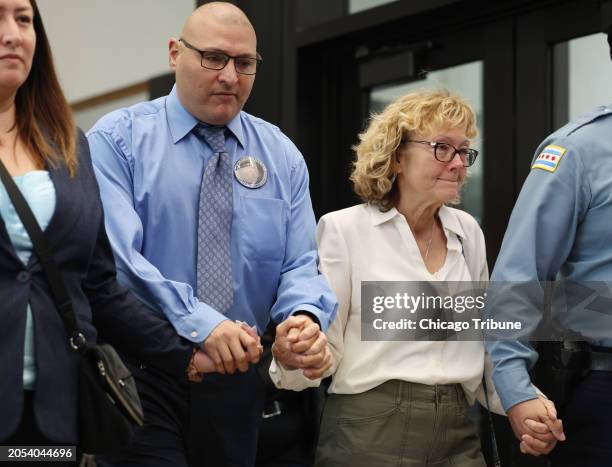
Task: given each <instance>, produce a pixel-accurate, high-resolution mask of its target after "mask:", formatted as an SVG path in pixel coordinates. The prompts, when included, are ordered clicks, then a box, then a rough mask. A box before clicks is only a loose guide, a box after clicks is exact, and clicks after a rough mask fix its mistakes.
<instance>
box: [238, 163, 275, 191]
mask: <svg viewBox="0 0 612 467" xmlns="http://www.w3.org/2000/svg"><path fill="white" fill-rule="evenodd" d="M234 176H235V177H236V180H238V181H239V182H240V183H241V184H242V185H243V186H245V187H247V188H253V189H254V188H259V187H260V186H263V185H264V184H265V183H266V180H267V179H268V169H266V166H265V165H264V164H263V162H261V161H260V160H259V159H255V158H254V157H252V156H245V157H241V158H240V159H238V161H237V162H236V164H234Z"/></svg>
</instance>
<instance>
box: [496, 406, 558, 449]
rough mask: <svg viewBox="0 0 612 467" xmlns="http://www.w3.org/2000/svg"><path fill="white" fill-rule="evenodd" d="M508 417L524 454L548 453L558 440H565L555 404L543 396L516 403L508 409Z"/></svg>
mask: <svg viewBox="0 0 612 467" xmlns="http://www.w3.org/2000/svg"><path fill="white" fill-rule="evenodd" d="M508 419H509V420H510V425H511V426H512V430H513V431H514V434H515V435H516V437H517V438H518V439H519V440H520V442H521V444H520V449H521V452H522V453H523V454H531V455H533V456H540V455H542V454H548V453H550V451H552V450H553V448H554V447H555V445H556V444H557V441H565V433H563V423H562V422H561V420H559V419H558V418H557V410H556V409H555V404H554V403H553V402H552V401H550V400H548V399H546V398H545V397H543V396H540V397H538V398H537V399H532V400H528V401H524V402H520V403H518V404H516V405H514V406H513V407H511V408H510V409H509V410H508Z"/></svg>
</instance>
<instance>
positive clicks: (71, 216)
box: [0, 130, 193, 443]
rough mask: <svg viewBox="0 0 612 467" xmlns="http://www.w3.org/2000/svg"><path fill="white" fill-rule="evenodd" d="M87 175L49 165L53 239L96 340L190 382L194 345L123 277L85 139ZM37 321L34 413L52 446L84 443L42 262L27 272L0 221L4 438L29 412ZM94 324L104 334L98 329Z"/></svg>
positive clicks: (70, 356)
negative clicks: (28, 362)
mask: <svg viewBox="0 0 612 467" xmlns="http://www.w3.org/2000/svg"><path fill="white" fill-rule="evenodd" d="M77 140H78V147H77V153H78V160H79V165H78V171H77V173H76V175H75V176H74V177H73V178H69V176H68V172H67V170H66V167H65V166H63V165H62V166H59V167H57V168H52V167H49V173H50V176H51V179H52V181H53V184H54V186H55V190H56V208H55V212H54V214H53V217H52V218H51V221H50V223H49V226H48V227H47V229H46V231H45V235H46V237H47V239H48V241H49V243H50V245H51V248H52V250H53V253H54V257H55V260H56V262H57V263H58V266H59V268H60V269H61V271H62V273H63V277H64V282H65V284H66V288H67V289H68V292H69V294H70V297H71V298H72V303H73V306H74V309H75V311H76V313H77V314H78V317H79V321H80V326H81V328H82V331H83V333H84V334H85V337H86V338H87V340H88V341H93V340H94V339H96V328H97V330H98V332H99V335H100V338H101V339H102V340H104V341H106V342H108V343H110V344H113V345H114V346H115V347H116V348H117V350H119V351H121V352H122V353H124V354H126V355H129V356H130V357H131V358H133V359H134V361H138V362H142V363H146V364H147V365H151V366H156V367H157V368H159V369H161V370H162V371H164V372H166V373H168V374H170V375H172V376H173V377H175V378H183V379H184V378H185V369H186V368H187V365H188V362H189V359H190V358H191V352H192V348H193V346H192V345H191V344H189V342H187V341H186V340H184V339H182V338H180V337H179V336H178V335H177V334H176V332H175V330H174V328H173V327H172V326H171V325H170V323H169V322H168V321H167V320H166V319H165V318H164V317H162V316H160V315H159V314H158V313H156V312H154V311H152V310H150V309H149V308H147V307H145V306H144V305H143V304H142V303H141V302H140V301H138V300H137V299H135V298H134V296H133V295H131V294H130V293H129V292H128V291H127V290H126V289H124V288H123V287H121V286H119V284H118V283H117V281H116V277H115V262H114V257H113V253H112V250H111V247H110V244H109V241H108V238H107V236H106V232H105V230H104V217H103V212H102V205H101V202H100V195H99V191H98V185H97V182H96V179H95V177H94V172H93V167H92V164H91V158H90V155H89V146H88V144H87V139H86V138H85V135H84V134H83V132H82V131H80V130H79V132H78V138H77ZM28 303H30V305H31V307H32V316H33V321H34V335H35V352H36V366H37V380H36V388H35V398H34V411H35V414H36V419H37V421H38V424H39V428H40V430H41V431H42V433H43V434H44V435H45V436H47V437H48V438H50V439H52V440H55V441H58V442H65V443H76V442H77V440H78V434H77V421H76V420H77V363H78V357H77V355H75V352H74V351H73V350H71V349H70V346H69V343H68V335H67V332H66V330H65V328H64V325H63V323H62V321H61V319H60V316H59V314H58V312H57V310H56V308H55V306H54V304H53V299H52V297H51V293H50V290H49V287H48V284H47V280H46V278H45V275H44V272H43V270H42V268H41V266H40V264H39V262H38V258H37V257H36V255H35V254H32V257H31V259H30V261H29V264H28V265H27V266H26V267H24V265H23V263H22V262H21V261H20V260H19V258H18V257H17V255H16V253H15V250H14V248H13V246H12V243H11V240H10V238H9V236H8V234H7V231H6V227H5V225H4V221H3V220H2V219H1V218H0V304H1V305H0V440H3V439H7V438H8V437H9V436H11V435H12V434H13V433H14V432H15V430H16V429H17V427H18V425H19V422H20V419H21V416H22V409H23V354H24V338H25V324H26V308H27V304H28ZM94 326H95V327H94Z"/></svg>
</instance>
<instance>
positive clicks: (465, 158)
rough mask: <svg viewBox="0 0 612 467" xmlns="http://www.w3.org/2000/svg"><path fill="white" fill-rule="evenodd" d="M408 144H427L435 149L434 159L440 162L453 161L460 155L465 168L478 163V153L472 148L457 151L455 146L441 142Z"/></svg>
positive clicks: (410, 141) (408, 141) (412, 141)
mask: <svg viewBox="0 0 612 467" xmlns="http://www.w3.org/2000/svg"><path fill="white" fill-rule="evenodd" d="M406 142H407V143H419V144H426V145H428V146H430V147H432V148H433V154H434V157H435V158H436V159H437V160H438V161H440V162H450V161H452V160H453V158H454V157H455V155H457V154H459V158H460V159H461V162H462V163H463V166H464V167H469V166H471V165H473V164H474V162H476V157H478V151H477V150H476V149H471V148H461V149H457V148H456V147H455V146H453V145H452V144H449V143H443V142H441V141H417V140H414V139H409V140H407V141H406Z"/></svg>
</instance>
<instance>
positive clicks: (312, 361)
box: [272, 315, 332, 379]
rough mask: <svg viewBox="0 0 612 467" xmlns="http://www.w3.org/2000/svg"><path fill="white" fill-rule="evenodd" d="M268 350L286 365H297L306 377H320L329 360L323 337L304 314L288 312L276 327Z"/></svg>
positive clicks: (315, 325) (293, 367)
mask: <svg viewBox="0 0 612 467" xmlns="http://www.w3.org/2000/svg"><path fill="white" fill-rule="evenodd" d="M272 354H273V355H274V358H275V359H276V360H277V361H278V362H279V363H280V364H282V365H283V366H285V367H287V368H290V369H296V368H301V369H302V370H303V371H304V376H306V377H307V378H310V379H318V378H321V377H322V376H323V375H324V374H325V372H326V371H327V370H329V368H330V367H331V364H332V360H331V353H330V351H329V348H328V347H327V337H326V336H325V334H324V333H323V332H322V331H321V330H320V329H319V325H318V324H316V323H315V322H314V321H313V320H312V318H310V317H309V316H307V315H297V316H296V315H294V316H290V317H289V318H287V319H286V320H285V321H283V322H282V323H281V324H279V325H278V326H277V327H276V338H275V340H274V344H273V346H272Z"/></svg>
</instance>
